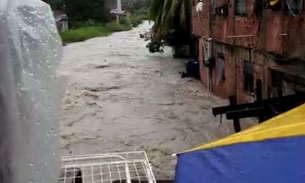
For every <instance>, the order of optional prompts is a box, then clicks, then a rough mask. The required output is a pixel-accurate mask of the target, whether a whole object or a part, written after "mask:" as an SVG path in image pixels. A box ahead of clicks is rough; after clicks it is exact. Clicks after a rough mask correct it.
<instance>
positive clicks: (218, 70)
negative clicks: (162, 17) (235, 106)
mask: <svg viewBox="0 0 305 183" xmlns="http://www.w3.org/2000/svg"><path fill="white" fill-rule="evenodd" d="M304 8H305V3H304V2H303V0H269V1H267V0H203V1H202V0H192V34H193V35H194V36H196V37H197V39H198V40H199V43H198V44H199V45H198V48H199V58H198V59H199V61H200V75H201V81H202V83H203V84H204V85H205V86H206V87H207V88H208V90H209V91H211V92H213V93H214V94H216V95H217V96H220V97H222V98H228V97H229V96H231V95H234V96H236V98H237V102H238V103H247V102H252V101H254V100H255V86H256V84H257V82H261V84H262V88H263V93H262V94H263V98H271V97H277V96H284V95H289V94H293V93H295V92H299V91H301V92H302V91H305V90H304V88H305V79H304V78H305V61H303V58H304V56H305V22H304V21H305V11H304Z"/></svg>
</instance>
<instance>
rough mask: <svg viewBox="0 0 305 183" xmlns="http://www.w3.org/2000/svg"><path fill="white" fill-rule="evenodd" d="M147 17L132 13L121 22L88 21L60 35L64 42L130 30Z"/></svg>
mask: <svg viewBox="0 0 305 183" xmlns="http://www.w3.org/2000/svg"><path fill="white" fill-rule="evenodd" d="M146 19H147V16H146V15H132V16H131V17H130V18H129V19H127V18H123V19H121V20H120V23H117V22H116V21H112V22H109V23H106V24H105V25H103V24H100V23H95V22H93V21H88V22H84V23H79V24H77V26H74V27H75V28H74V29H70V30H68V31H65V32H62V33H61V34H60V35H61V38H62V41H63V43H64V44H68V43H73V42H80V41H85V40H87V39H91V38H94V37H104V36H109V35H111V34H112V33H113V32H120V31H127V30H130V29H132V27H137V26H138V25H140V24H141V23H142V22H143V21H144V20H146Z"/></svg>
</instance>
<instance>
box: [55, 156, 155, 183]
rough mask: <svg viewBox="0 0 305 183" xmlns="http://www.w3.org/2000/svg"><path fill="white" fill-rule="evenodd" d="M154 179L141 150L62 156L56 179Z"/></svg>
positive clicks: (113, 182)
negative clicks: (59, 174)
mask: <svg viewBox="0 0 305 183" xmlns="http://www.w3.org/2000/svg"><path fill="white" fill-rule="evenodd" d="M125 182H126V183H138V182H139V183H156V180H155V177H154V175H153V172H152V169H151V166H150V164H149V161H148V158H147V155H146V153H145V152H142V151H141V152H128V153H111V154H95V155H84V156H70V157H63V158H62V174H61V177H60V178H59V183H125Z"/></svg>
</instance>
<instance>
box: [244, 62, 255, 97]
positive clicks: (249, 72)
mask: <svg viewBox="0 0 305 183" xmlns="http://www.w3.org/2000/svg"><path fill="white" fill-rule="evenodd" d="M244 91H245V93H249V94H253V93H254V66H253V63H251V62H248V61H245V62H244Z"/></svg>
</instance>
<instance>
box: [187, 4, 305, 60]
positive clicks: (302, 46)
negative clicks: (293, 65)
mask: <svg viewBox="0 0 305 183" xmlns="http://www.w3.org/2000/svg"><path fill="white" fill-rule="evenodd" d="M223 2H224V1H223V0H216V6H219V5H222V3H223ZM234 2H235V1H234V0H229V1H228V7H229V9H228V16H227V17H222V16H219V15H215V14H213V13H212V12H213V11H212V10H211V1H204V10H203V11H202V12H199V13H197V12H196V11H195V9H196V5H197V3H198V0H193V1H192V6H193V7H192V10H193V11H192V21H193V24H192V28H193V31H192V32H193V34H194V35H197V36H210V37H213V38H215V39H218V40H220V41H223V42H226V43H231V44H232V43H233V44H237V45H242V46H245V47H249V48H258V49H261V50H265V51H267V52H274V53H277V54H283V55H285V56H288V57H289V56H291V57H294V56H303V57H305V12H304V13H302V14H299V15H296V17H294V16H292V15H291V14H289V13H287V12H286V13H285V12H284V6H285V5H282V8H280V9H277V10H271V9H264V10H263V11H265V16H263V17H261V16H259V15H258V14H257V13H256V11H255V2H256V0H248V1H247V15H246V16H237V15H235V13H234V6H235V5H234ZM303 5H304V10H305V2H304V3H303ZM241 35H253V36H252V37H236V38H228V36H241Z"/></svg>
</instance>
